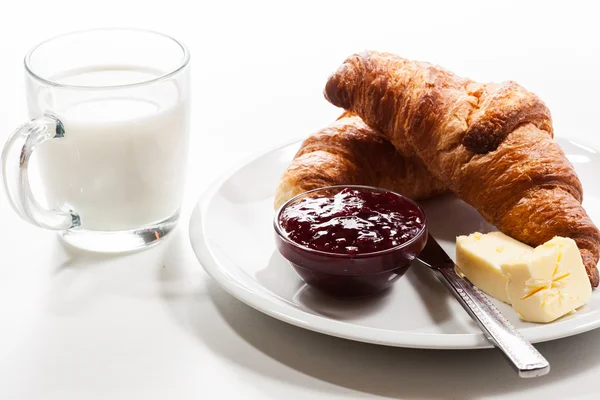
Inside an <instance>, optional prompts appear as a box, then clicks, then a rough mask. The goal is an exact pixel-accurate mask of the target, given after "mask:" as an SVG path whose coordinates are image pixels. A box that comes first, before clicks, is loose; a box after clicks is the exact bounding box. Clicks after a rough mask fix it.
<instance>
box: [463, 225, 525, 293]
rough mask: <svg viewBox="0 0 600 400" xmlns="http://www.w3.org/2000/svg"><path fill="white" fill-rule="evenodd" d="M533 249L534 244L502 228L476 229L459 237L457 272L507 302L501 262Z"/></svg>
mask: <svg viewBox="0 0 600 400" xmlns="http://www.w3.org/2000/svg"><path fill="white" fill-rule="evenodd" d="M532 252H533V248H532V247H530V246H527V245H526V244H523V243H521V242H519V241H517V240H515V239H513V238H511V237H509V236H506V235H505V234H503V233H502V232H491V233H487V234H482V233H479V232H476V233H473V234H471V235H469V236H459V237H457V238H456V265H457V270H458V272H459V273H460V274H462V275H464V276H466V277H467V278H468V279H469V280H470V281H471V282H472V283H473V284H474V285H475V286H477V287H478V288H479V289H481V290H483V291H484V292H486V293H487V294H489V295H490V296H493V297H495V298H497V299H498V300H502V301H503V302H505V303H508V304H510V299H509V297H508V294H507V292H506V285H507V284H508V277H507V276H506V275H505V274H504V273H503V272H502V264H504V263H506V262H508V261H510V260H511V259H515V258H520V257H522V256H523V255H525V254H530V253H532Z"/></svg>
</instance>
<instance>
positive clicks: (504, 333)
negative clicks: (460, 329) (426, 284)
mask: <svg viewBox="0 0 600 400" xmlns="http://www.w3.org/2000/svg"><path fill="white" fill-rule="evenodd" d="M417 260H419V261H420V262H421V263H422V264H425V265H426V266H427V267H429V268H431V269H432V270H433V271H434V272H435V274H436V275H437V277H438V279H439V280H440V281H441V282H442V283H443V284H444V286H446V288H447V289H448V290H450V292H451V293H452V294H453V295H454V297H456V299H457V300H458V301H459V303H460V304H461V305H462V307H463V308H464V309H465V311H467V313H468V314H469V315H470V316H471V318H473V320H474V321H475V322H476V323H477V325H478V326H479V327H480V328H481V331H482V332H483V333H484V335H485V336H486V338H487V339H488V340H489V341H490V342H491V343H492V344H493V345H494V346H496V347H498V348H499V349H500V350H502V352H503V353H504V355H505V356H506V358H507V359H508V360H509V361H510V362H511V363H512V365H513V366H514V367H515V368H516V369H517V371H518V372H519V376H521V377H523V378H533V377H536V376H542V375H546V374H547V373H548V372H550V363H548V361H547V360H546V359H545V358H544V356H542V355H541V354H540V353H539V352H538V351H537V350H536V349H535V347H533V346H532V344H531V343H529V342H528V341H527V340H525V338H524V337H523V336H522V335H521V334H520V333H519V331H518V330H517V329H516V328H515V327H514V326H513V325H512V324H511V323H510V322H508V320H507V319H506V317H504V315H502V313H501V312H500V311H498V309H497V308H496V307H495V306H494V305H493V304H492V303H491V302H490V300H489V299H488V297H487V296H486V295H485V294H484V293H483V292H482V291H481V290H479V289H478V288H477V287H475V285H473V284H472V283H471V282H470V281H469V280H468V279H466V278H461V277H460V276H459V275H458V274H457V273H456V270H455V267H456V265H455V264H454V261H452V259H451V258H450V257H449V256H448V254H446V252H445V251H444V249H442V247H441V246H440V245H439V244H438V242H437V241H436V240H435V239H434V238H433V236H431V235H429V237H428V239H427V244H426V245H425V248H424V249H423V251H422V252H421V254H419V256H418V257H417Z"/></svg>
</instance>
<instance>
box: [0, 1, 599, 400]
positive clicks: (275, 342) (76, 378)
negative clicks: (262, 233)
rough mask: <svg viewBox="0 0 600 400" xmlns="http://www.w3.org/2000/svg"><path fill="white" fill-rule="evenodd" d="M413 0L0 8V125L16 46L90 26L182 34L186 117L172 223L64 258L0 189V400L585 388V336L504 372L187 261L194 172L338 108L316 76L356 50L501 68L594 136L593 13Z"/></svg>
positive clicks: (501, 365) (568, 126) (589, 376)
mask: <svg viewBox="0 0 600 400" xmlns="http://www.w3.org/2000/svg"><path fill="white" fill-rule="evenodd" d="M416 3H417V2H415V1H411V2H407V3H401V2H377V1H361V2H351V1H344V2H298V3H297V4H295V5H293V4H291V3H288V2H275V3H271V4H268V3H262V2H257V1H247V2H243V3H230V2H217V1H214V2H210V3H209V4H196V5H194V4H195V2H193V1H179V0H169V1H161V2H160V3H157V4H156V5H154V4H153V2H150V1H135V2H134V1H126V0H103V1H95V2H86V1H61V0H53V1H41V0H40V1H13V2H10V3H9V2H5V3H3V7H2V13H1V17H2V23H1V24H0V50H1V52H2V62H1V63H0V93H1V96H0V117H1V118H0V131H1V132H2V134H1V135H2V138H6V137H7V136H8V134H9V133H10V131H11V130H12V129H13V128H14V127H15V126H16V125H17V124H19V123H21V122H22V121H23V120H24V118H25V99H24V84H23V71H22V57H23V55H24V53H25V52H26V51H27V50H28V49H29V48H30V47H31V46H33V45H34V44H36V43H37V42H39V41H41V40H43V39H45V38H47V37H50V36H53V35H55V34H59V33H63V32H67V31H72V30H78V29H84V28H91V27H106V26H128V27H139V28H149V29H155V30H160V31H163V32H165V33H168V34H171V35H173V36H175V37H177V38H179V39H180V40H182V41H183V42H184V43H186V44H187V45H188V47H189V48H190V50H191V53H192V73H193V107H192V110H193V120H192V121H193V122H192V132H191V134H192V139H191V144H190V153H191V162H190V166H189V180H188V185H187V195H186V200H185V203H184V211H183V220H182V222H181V223H180V226H179V229H178V230H177V231H176V232H175V233H174V234H173V235H172V237H171V238H170V239H168V240H167V241H166V242H165V243H163V244H162V245H160V246H158V247H156V248H153V249H151V250H148V251H144V252H139V253H135V254H131V255H127V256H121V257H115V256H113V257H102V256H94V255H89V254H84V253H77V252H74V251H72V250H69V249H67V248H65V247H64V246H62V245H61V243H60V242H59V241H58V240H57V238H56V236H55V235H54V234H53V233H51V232H47V231H42V230H40V229H36V228H33V227H31V226H29V225H27V224H26V223H25V222H22V221H21V220H19V219H18V218H17V216H16V215H15V214H14V213H13V212H12V210H11V209H10V207H9V205H8V204H7V201H6V197H4V194H2V195H1V196H2V197H0V221H1V223H2V229H1V230H0V246H1V247H0V249H1V251H0V399H45V400H51V399H52V400H53V399H60V400H66V399H104V398H110V399H114V400H120V399H221V398H226V397H231V398H236V399H305V398H314V399H342V398H343V399H349V398H369V397H375V398H409V399H432V398H444V399H479V398H503V399H521V398H523V399H525V398H527V399H532V398H542V397H543V398H550V399H553V398H589V399H592V398H597V396H598V395H597V391H598V376H600V331H595V332H590V333H586V334H582V335H579V336H577V337H572V338H568V339H563V340H559V341H555V342H550V343H544V344H541V345H539V346H538V348H539V349H540V350H541V351H542V353H543V354H544V355H545V356H546V357H547V358H548V359H549V361H550V362H551V364H552V372H551V374H550V375H549V376H546V377H544V378H541V379H535V380H521V379H519V378H517V376H516V375H515V373H514V372H513V371H512V370H511V369H510V368H509V367H508V365H507V364H506V363H505V362H504V360H503V359H502V357H501V356H500V354H499V353H498V352H497V351H494V350H481V351H425V350H421V351H419V350H407V349H396V348H386V347H379V346H374V345H367V344H360V343H354V342H350V341H345V340H340V339H335V338H332V337H327V336H324V335H320V334H316V333H313V332H309V331H304V330H302V329H299V328H296V327H292V326H288V325H286V324H285V323H282V322H279V321H277V320H275V319H272V318H270V317H267V316H264V315H262V314H261V313H259V312H257V311H255V310H253V309H251V308H250V307H248V306H246V305H244V304H242V303H240V302H239V301H237V300H235V299H234V298H232V297H231V296H229V295H228V294H227V293H225V292H224V291H223V290H222V289H220V288H219V287H218V286H217V284H216V283H215V282H213V281H212V280H211V279H210V278H209V277H208V276H207V275H206V273H205V272H204V271H203V269H202V268H201V266H200V265H199V263H198V262H197V260H196V258H195V257H194V255H193V252H192V250H191V247H190V244H189V240H188V234H187V230H188V221H189V215H190V213H191V211H192V209H193V205H194V204H195V202H196V200H197V198H198V197H199V196H200V195H201V193H202V192H203V190H204V189H205V188H206V187H207V185H208V184H209V183H210V182H211V181H212V180H213V179H215V178H216V177H217V176H218V175H219V174H221V173H222V172H223V171H224V170H226V169H227V168H230V167H231V166H232V165H235V164H238V163H239V162H240V161H241V160H242V159H243V158H245V157H248V156H251V155H252V154H254V153H256V152H258V151H262V150H264V149H268V148H270V147H274V146H276V145H278V144H281V143H283V142H287V141H290V140H292V139H295V138H300V137H303V136H306V135H308V134H309V133H310V132H311V131H314V130H316V129H318V128H320V127H322V126H324V125H325V124H327V123H328V122H329V121H331V120H332V119H333V118H334V117H335V116H336V115H337V113H338V112H339V111H337V110H336V109H335V108H334V107H332V106H330V105H329V104H328V103H327V102H326V101H325V100H324V99H323V96H322V94H321V93H322V88H323V85H324V82H325V80H326V78H327V76H328V74H329V73H330V72H332V71H333V70H334V69H335V68H336V67H337V66H338V65H339V64H340V63H341V62H342V61H343V60H344V58H345V57H346V56H348V55H350V54H351V53H353V52H358V51H362V50H364V49H367V48H369V49H379V50H386V51H390V52H395V53H398V54H401V55H404V56H405V57H408V58H416V59H421V60H428V61H431V62H435V63H438V64H441V65H444V66H446V67H448V68H450V69H452V70H454V71H455V72H457V73H460V74H462V75H465V76H469V77H472V78H474V79H478V80H496V81H498V80H506V79H513V80H516V81H518V82H519V83H521V84H523V85H524V86H526V87H527V88H529V89H531V90H532V91H534V92H536V93H538V94H539V95H540V96H541V97H542V98H543V99H544V100H545V101H546V102H547V104H548V105H549V107H550V109H551V110H552V111H553V116H554V121H555V128H556V131H557V134H559V135H562V136H569V137H573V138H578V140H580V141H583V142H587V143H589V144H592V145H594V144H595V145H596V147H598V148H600V135H598V130H599V129H600V128H599V127H598V125H597V123H596V122H597V116H598V106H599V105H600V100H599V99H598V95H597V94H598V93H600V75H599V73H598V71H600V69H599V68H598V67H599V64H600V52H599V49H600V24H598V22H597V17H598V11H597V10H596V9H593V8H591V7H592V6H588V5H585V4H584V3H578V4H579V5H569V6H567V5H566V4H567V2H564V5H562V4H556V5H555V4H550V3H546V2H544V3H538V4H533V3H531V4H528V5H523V4H521V3H520V2H507V1H504V2H499V3H498V4H495V5H491V4H490V5H482V4H478V3H475V2H473V3H457V2H447V3H432V2H424V3H419V4H416ZM570 3H575V2H570ZM590 3H591V2H590ZM3 140H4V139H3ZM239 239H240V240H248V238H239ZM398 317H399V318H401V317H402V316H401V315H399V316H398Z"/></svg>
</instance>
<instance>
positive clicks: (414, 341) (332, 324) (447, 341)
mask: <svg viewBox="0 0 600 400" xmlns="http://www.w3.org/2000/svg"><path fill="white" fill-rule="evenodd" d="M556 139H557V140H564V141H568V142H571V143H574V144H576V145H577V144H582V145H584V146H586V147H588V148H589V149H593V150H595V149H594V146H589V145H588V144H587V143H585V142H584V143H585V144H584V143H581V142H579V141H577V140H572V139H569V138H565V137H557V138H556ZM301 142H302V140H301V139H294V140H291V141H287V142H285V143H283V144H281V145H278V146H276V147H271V148H269V149H267V150H263V151H261V152H259V153H256V154H255V155H253V156H251V157H248V158H247V159H245V160H243V161H242V162H240V163H237V165H235V166H234V167H232V168H230V169H229V170H228V171H226V172H225V173H223V174H222V175H221V176H220V177H219V178H217V179H215V181H214V182H213V183H212V184H210V185H209V186H208V188H207V189H206V190H205V192H204V193H203V194H202V195H201V196H200V198H199V200H198V201H197V203H196V205H195V206H194V210H193V212H192V214H191V217H190V220H189V228H188V233H189V237H190V243H191V245H192V249H193V251H194V254H195V255H196V258H197V259H198V261H199V263H200V265H201V266H202V268H203V269H204V270H205V271H206V272H207V274H208V275H209V276H210V277H211V278H212V279H214V280H215V282H216V283H217V284H219V286H221V287H222V288H223V289H224V290H225V291H226V292H227V293H229V294H230V295H231V296H233V297H235V298H236V299H238V300H239V301H241V302H243V303H245V304H246V305H248V306H250V307H252V308H254V309H256V310H258V311H260V312H262V313H264V314H266V315H269V316H271V317H273V318H276V319H278V320H280V321H283V322H286V323H289V324H291V325H294V326H298V327H300V328H304V329H307V330H311V331H314V332H318V333H321V334H325V335H329V336H335V337H339V338H343V339H347V340H353V341H358V342H364V343H371V344H377V345H385V346H392V347H405V348H417V349H437V350H470V349H486V348H492V347H494V346H493V345H492V344H491V343H489V342H488V341H487V339H486V338H485V336H484V334H483V333H455V334H447V333H426V332H418V333H417V332H405V331H394V330H387V329H381V328H373V327H367V326H360V325H354V324H352V323H348V322H344V321H338V320H333V319H330V318H327V317H324V316H319V315H314V314H311V313H308V312H306V311H302V310H300V309H296V308H293V307H291V306H289V305H284V304H280V303H278V302H276V301H273V300H270V299H268V298H265V296H264V295H262V294H260V293H259V292H257V291H256V290H253V289H252V288H251V287H249V286H247V285H246V284H244V283H243V282H239V281H236V280H234V279H233V278H234V277H233V275H231V274H230V273H226V272H225V271H224V270H223V267H222V266H221V265H219V262H218V260H217V258H216V257H215V256H214V255H213V254H212V252H211V250H210V247H209V245H208V242H207V240H205V238H206V237H207V235H206V230H205V225H204V222H205V220H206V219H205V218H204V215H205V213H206V209H207V207H208V205H209V204H210V201H211V200H212V199H213V198H214V195H215V194H216V193H217V191H218V189H219V188H220V187H221V186H222V185H223V184H224V183H225V182H227V180H228V179H230V178H231V177H232V176H233V175H235V174H236V173H238V172H239V171H241V170H242V169H244V168H245V167H247V166H248V165H249V164H251V163H253V162H254V161H257V160H259V159H261V158H263V157H266V156H268V155H269V154H272V153H275V152H277V151H281V150H282V149H284V148H287V147H290V146H292V145H299V144H300V143H301ZM257 285H259V286H261V287H262V285H260V283H258V282H257ZM597 290H600V289H597ZM593 317H594V315H593V314H590V315H589V316H587V318H586V317H585V316H584V317H582V318H581V319H580V323H579V324H577V326H575V327H572V326H571V324H570V323H568V321H564V322H565V323H566V324H565V323H560V322H559V323H555V324H547V325H538V326H534V327H531V328H525V329H521V330H520V332H521V333H522V334H523V336H524V337H525V338H526V339H527V340H529V341H530V342H532V343H541V342H546V341H551V340H557V339H561V338H564V337H569V336H574V335H578V334H581V333H584V332H588V331H590V330H593V329H596V328H599V327H600V317H596V318H593ZM350 327H351V328H350Z"/></svg>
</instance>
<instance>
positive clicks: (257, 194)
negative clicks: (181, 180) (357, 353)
mask: <svg viewBox="0 0 600 400" xmlns="http://www.w3.org/2000/svg"><path fill="white" fill-rule="evenodd" d="M560 144H561V145H562V146H563V149H564V150H565V151H566V153H567V155H568V157H569V159H570V160H571V161H572V162H573V163H574V165H575V167H576V169H577V173H578V174H579V177H580V179H581V180H582V182H583V186H584V190H585V200H584V206H585V208H586V210H587V211H588V213H589V214H590V216H591V217H592V219H593V220H594V221H596V223H597V224H598V223H600V185H598V184H597V183H596V182H598V180H597V179H598V171H600V155H598V154H597V152H596V151H595V150H593V149H590V148H588V147H586V146H583V145H580V144H577V143H575V142H572V141H566V140H560ZM299 145H300V144H299V143H294V144H290V145H288V146H285V147H282V148H279V149H276V150H273V151H270V152H268V153H266V154H263V155H261V156H259V157H257V158H255V159H254V160H252V161H250V162H248V163H246V164H245V165H243V166H242V167H241V168H239V169H237V170H235V171H234V172H233V173H230V174H229V175H227V176H225V177H224V178H222V179H221V180H219V181H218V182H216V183H215V184H214V185H213V186H212V187H211V188H210V189H209V190H208V191H207V192H206V194H205V195H204V197H203V198H202V199H201V200H200V202H199V203H198V205H197V207H196V209H195V211H194V213H193V215H192V218H191V222H190V238H191V242H192V246H193V248H194V251H195V252H196V255H197V257H198V260H199V261H200V263H201V264H202V266H203V267H204V269H206V271H207V272H208V273H209V274H210V275H211V276H212V277H213V278H214V279H215V280H216V281H217V282H218V283H219V284H220V285H221V286H222V287H223V288H224V289H225V290H226V291H228V292H229V293H230V294H231V295H233V296H235V297H236V298H238V299H239V300H241V301H243V302H245V303H246V304H248V305H250V306H252V307H254V308H256V309H257V310H260V311H262V312H264V313H266V314H268V315H271V316H273V317H275V318H278V319H280V320H282V321H285V322H289V323H290V324H294V325H297V326H300V327H302V328H306V329H310V330H313V331H317V332H321V333H325V334H328V335H333V336H339V337H342V338H346V339H352V340H358V341H363V342H369V343H377V344H383V345H390V346H401V347H415V348H431V349H474V348H486V347H491V346H490V344H489V343H488V342H487V340H486V339H485V338H484V336H483V334H482V333H481V332H480V331H479V329H478V328H477V326H476V325H475V323H474V322H473V321H471V319H470V318H469V316H468V315H467V313H466V312H465V311H464V310H463V309H462V308H461V306H460V305H459V304H458V302H456V301H455V300H454V298H453V297H452V296H451V295H450V294H449V292H447V290H446V289H445V288H444V287H443V286H442V284H441V283H440V282H438V281H437V279H436V278H435V277H434V276H433V274H432V273H431V271H429V270H427V269H426V268H425V267H421V266H420V265H416V264H415V265H413V266H412V267H411V268H410V269H409V271H408V272H407V274H406V275H405V276H404V277H402V278H401V279H399V280H398V282H397V283H396V284H395V285H394V287H393V288H392V289H391V290H389V291H388V292H386V293H384V294H382V295H380V296H377V297H373V298H368V299H356V300H344V299H336V298H332V297H328V296H327V295H324V294H321V293H319V292H318V291H315V290H314V289H313V288H311V287H308V286H307V285H305V284H304V283H303V281H302V280H301V279H300V278H299V277H298V275H296V273H295V272H294V270H292V268H291V267H290V266H289V265H288V263H287V261H286V260H285V259H284V258H283V257H282V256H281V255H280V254H279V253H278V252H277V250H276V249H275V246H274V232H273V227H272V219H273V214H274V210H273V195H274V191H275V188H276V186H277V183H278V181H279V178H280V176H281V174H282V173H283V171H284V170H285V168H286V167H287V166H288V165H289V163H290V161H291V160H292V158H293V157H294V154H295V153H296V151H297V149H298V147H299ZM421 204H422V205H423V207H424V208H425V210H426V212H427V216H428V221H429V224H430V231H431V233H432V234H433V236H434V237H435V238H436V239H437V240H438V241H439V242H440V244H442V246H443V247H444V248H445V250H446V251H447V252H448V254H449V255H450V256H451V257H453V258H454V255H455V252H454V240H455V237H456V236H457V235H460V234H469V233H471V232H475V231H489V230H490V229H492V228H493V227H492V226H490V225H488V224H487V223H485V222H484V221H483V220H482V218H481V217H480V216H479V214H478V213H477V212H476V211H475V210H474V209H473V208H471V207H470V206H468V205H466V204H465V203H463V202H462V201H461V200H459V199H457V198H455V197H452V196H445V197H443V198H439V199H435V200H430V201H427V202H422V203H421ZM494 303H495V304H496V306H497V307H498V308H499V309H500V311H502V312H503V313H504V315H505V316H506V317H507V318H508V319H509V320H510V321H511V322H512V323H513V324H514V325H515V326H516V327H517V328H519V329H520V330H521V332H522V333H523V335H524V336H525V337H526V338H527V339H529V340H530V341H532V342H542V341H546V340H552V339H558V338H561V337H565V336H571V335H575V334H578V333H582V332H585V331H588V330H591V329H594V328H597V327H599V326H600V289H598V290H595V291H594V293H593V295H592V299H591V300H590V302H589V303H588V304H587V305H586V306H585V307H583V308H582V309H580V310H579V311H578V312H576V313H575V314H573V315H570V316H567V317H564V318H561V319H560V320H558V321H555V322H554V323H551V324H546V325H538V324H532V323H527V322H522V321H521V320H519V318H518V316H517V315H516V313H515V312H514V311H513V309H512V308H511V307H510V306H508V305H506V304H503V303H501V302H498V301H495V300H494Z"/></svg>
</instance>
